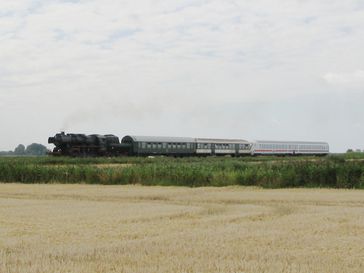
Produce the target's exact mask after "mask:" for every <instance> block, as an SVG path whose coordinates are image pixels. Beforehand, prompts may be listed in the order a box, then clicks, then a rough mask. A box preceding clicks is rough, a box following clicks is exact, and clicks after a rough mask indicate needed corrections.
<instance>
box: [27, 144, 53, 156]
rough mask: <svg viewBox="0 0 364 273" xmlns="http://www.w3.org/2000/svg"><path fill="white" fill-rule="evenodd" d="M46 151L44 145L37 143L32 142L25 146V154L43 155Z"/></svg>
mask: <svg viewBox="0 0 364 273" xmlns="http://www.w3.org/2000/svg"><path fill="white" fill-rule="evenodd" d="M47 151H48V150H47V147H46V146H44V145H42V144H38V143H32V144H30V145H28V146H27V148H26V150H25V153H26V154H27V155H45V154H47Z"/></svg>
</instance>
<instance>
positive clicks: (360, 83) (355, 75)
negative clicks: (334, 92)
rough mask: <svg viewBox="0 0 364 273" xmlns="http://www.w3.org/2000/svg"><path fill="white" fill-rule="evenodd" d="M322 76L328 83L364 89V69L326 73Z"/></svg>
mask: <svg viewBox="0 0 364 273" xmlns="http://www.w3.org/2000/svg"><path fill="white" fill-rule="evenodd" d="M323 78H324V80H325V81H326V82H327V83H328V84H330V85H334V86H341V87H348V88H360V89H361V90H364V70H356V71H354V72H352V73H327V74H325V75H324V76H323Z"/></svg>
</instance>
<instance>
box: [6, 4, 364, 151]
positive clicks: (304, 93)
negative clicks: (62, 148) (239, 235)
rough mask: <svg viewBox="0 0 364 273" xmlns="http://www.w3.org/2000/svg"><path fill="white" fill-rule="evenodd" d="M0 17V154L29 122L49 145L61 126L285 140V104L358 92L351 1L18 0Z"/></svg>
mask: <svg viewBox="0 0 364 273" xmlns="http://www.w3.org/2000/svg"><path fill="white" fill-rule="evenodd" d="M0 11H1V12H0V52H1V54H0V98H1V108H0V121H1V124H2V128H3V131H4V132H5V133H3V134H2V138H3V139H2V141H1V142H0V149H1V148H2V147H8V146H7V145H9V146H10V147H12V146H16V145H17V144H18V143H17V142H19V141H20V138H21V137H23V138H25V139H26V138H28V137H29V135H28V131H27V130H26V129H25V128H27V127H28V126H30V127H31V128H33V129H32V132H35V134H36V135H37V138H39V139H42V138H44V139H46V137H47V136H48V135H47V134H49V133H53V131H57V130H59V128H60V127H62V125H63V124H66V125H65V126H69V127H70V128H71V129H72V130H77V131H79V130H81V129H82V130H89V132H90V133H92V132H96V131H109V130H110V131H118V130H120V131H123V130H122V128H124V127H125V130H132V131H137V132H138V133H139V134H151V133H155V134H162V133H163V134H173V135H176V134H183V135H192V136H193V135H195V134H197V132H198V133H199V134H201V135H204V136H215V135H216V134H221V135H220V136H222V137H223V136H225V137H229V136H234V137H239V136H240V137H243V138H244V135H249V136H256V137H257V138H268V137H269V136H265V135H262V136H259V135H258V133H262V134H263V133H264V134H267V133H269V130H270V131H277V132H282V133H281V135H282V136H283V135H285V134H286V133H287V132H290V130H293V129H295V130H296V131H297V132H302V130H301V127H300V126H299V125H296V124H295V123H293V125H290V124H291V123H290V122H288V121H291V119H289V118H288V117H294V116H295V113H294V107H290V105H291V104H295V103H298V101H299V100H305V99H308V98H312V97H316V96H325V95H326V94H328V93H329V92H330V91H332V90H333V89H335V90H337V89H339V90H342V91H345V90H346V89H347V88H356V89H357V88H360V87H361V86H362V84H363V82H362V73H363V72H362V70H360V69H359V70H358V60H361V59H363V58H364V56H363V54H364V53H363V50H362V48H363V47H364V39H363V37H364V33H363V32H364V19H363V18H364V10H363V8H362V6H361V5H358V1H355V0H348V1H339V0H334V1H330V2H327V1H314V0H307V1H291V0H283V1H280V4H279V5H277V4H276V3H273V2H272V1H270V0H260V1H233V0H227V1H219V0H188V1H176V0H170V1H164V0H153V1H152V0H140V1H139V0H138V1H132V0H125V1H113V0H105V1H102V2H101V1H96V0H87V1H48V0H46V1H32V0H17V1H1V3H0ZM328 71H331V72H330V73H327V72H328ZM341 71H354V72H353V73H341ZM355 71H356V72H355ZM322 75H324V76H322ZM323 80H324V81H323ZM338 93H340V92H338ZM283 100H289V101H290V102H289V103H287V104H283V106H282V105H280V104H279V102H281V101H283ZM337 101H340V99H337ZM232 105H233V106H232ZM270 105H273V106H274V105H275V106H276V107H277V108H279V107H283V108H284V109H277V110H274V107H273V108H272V107H269V106H270ZM307 105H311V104H309V103H307ZM319 107H322V106H321V105H320V106H318V105H315V106H314V107H313V108H312V109H310V111H312V112H316V111H317V109H316V108H319ZM267 109H269V110H267ZM278 110H279V111H282V112H280V114H276V115H274V114H275V111H277V113H278V112H279V111H278ZM360 111H361V110H360ZM360 111H359V113H362V112H360ZM34 112H35V113H36V114H33V113H34ZM301 112H304V111H303V110H302V111H301ZM8 113H12V119H7V118H5V117H6V116H8ZM37 113H38V114H37ZM320 113H321V112H320ZM363 114H364V113H363ZM344 115H345V114H344ZM266 116H271V117H270V118H269V119H265V117H266ZM275 116H277V117H275ZM300 118H302V119H303V120H302V121H301V123H304V124H309V122H310V120H312V119H310V118H308V117H306V118H305V117H304V115H301V114H300ZM305 119H306V120H305ZM268 120H269V121H268ZM240 121H242V122H243V123H244V124H245V125H241V128H240V123H239V122H240ZM278 122H279V123H278ZM14 123H15V124H17V125H16V126H13V124H14ZM260 123H263V124H265V125H266V126H267V128H269V130H266V131H264V130H261V129H259V126H256V124H260ZM271 123H272V124H273V125H274V124H275V127H274V126H273V125H271ZM22 124H26V126H23V125H22ZM70 124H71V125H70ZM176 124H183V125H184V126H177V125H176ZM189 124H192V125H191V126H190V127H189V126H188V125H189ZM214 124H218V126H217V125H216V126H215V125H214ZM226 124H227V125H226ZM278 125H279V126H278ZM277 126H278V127H279V130H278V129H277ZM333 126H334V125H333ZM218 127H221V128H222V129H220V130H219V129H217V128H218ZM242 128H248V129H247V131H245V130H243V129H242ZM27 129H29V128H27ZM360 130H362V129H360V128H358V129H357V131H358V132H357V134H359V135H360V134H363V132H362V131H360ZM126 133H128V132H126ZM310 133H311V134H312V135H311V136H309V135H308V136H307V137H308V138H309V137H311V138H314V137H315V135H314V134H315V131H311V132H310ZM44 134H46V136H44ZM240 134H242V135H240ZM14 135H16V136H19V138H14ZM272 136H275V135H272ZM276 137H279V135H278V133H277V135H276ZM318 137H319V136H318ZM328 141H330V139H328ZM331 141H333V142H336V143H338V144H337V145H338V146H340V145H344V144H343V141H342V140H340V138H339V137H337V138H335V137H332V139H331ZM7 143H9V144H7ZM1 145H3V146H1ZM10 147H9V148H10Z"/></svg>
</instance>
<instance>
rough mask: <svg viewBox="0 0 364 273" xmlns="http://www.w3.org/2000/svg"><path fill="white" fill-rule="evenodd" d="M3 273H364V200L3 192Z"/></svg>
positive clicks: (58, 189) (356, 194)
mask: <svg viewBox="0 0 364 273" xmlns="http://www.w3.org/2000/svg"><path fill="white" fill-rule="evenodd" d="M0 272H1V273H8V272H148V273H149V272H186V273H187V272H259V273H262V272H275V273H276V272H340V273H342V272H346V273H349V272H364V191H355V190H328V189H284V190H282V189H280V190H263V189H259V188H243V187H227V188H182V187H142V186H93V185H23V184H0Z"/></svg>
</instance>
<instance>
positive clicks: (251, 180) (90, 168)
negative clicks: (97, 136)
mask: <svg viewBox="0 0 364 273" xmlns="http://www.w3.org/2000/svg"><path fill="white" fill-rule="evenodd" d="M363 160H364V156H363V155H358V154H345V155H331V156H327V157H242V158H227V157H207V158H195V157H193V158H166V157H156V158H140V157H115V158H65V157H59V158H57V157H7V158H0V181H2V182H21V183H87V184H115V185H117V184H142V185H165V186H172V185H178V186H189V187H201V186H229V185H246V186H261V187H264V188H282V187H331V188H364V161H363ZM97 166H100V167H97Z"/></svg>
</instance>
